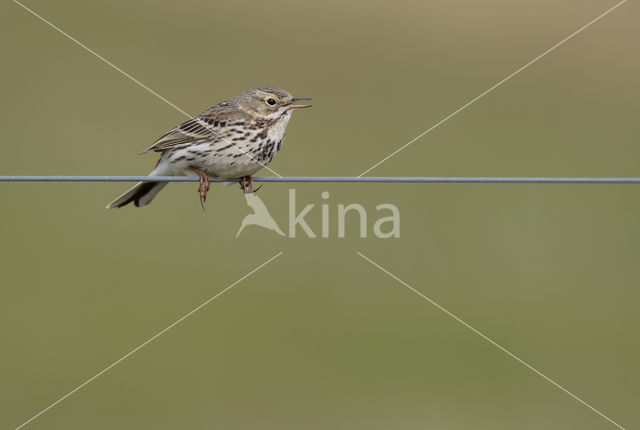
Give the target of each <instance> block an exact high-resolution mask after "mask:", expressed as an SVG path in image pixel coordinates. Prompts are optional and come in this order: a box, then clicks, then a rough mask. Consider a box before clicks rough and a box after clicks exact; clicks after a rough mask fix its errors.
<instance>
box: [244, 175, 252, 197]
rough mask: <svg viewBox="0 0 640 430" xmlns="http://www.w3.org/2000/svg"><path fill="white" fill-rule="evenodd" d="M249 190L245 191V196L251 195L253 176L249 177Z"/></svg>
mask: <svg viewBox="0 0 640 430" xmlns="http://www.w3.org/2000/svg"><path fill="white" fill-rule="evenodd" d="M248 178H249V189H248V190H247V191H245V192H244V193H245V194H249V193H253V176H251V175H249V176H248Z"/></svg>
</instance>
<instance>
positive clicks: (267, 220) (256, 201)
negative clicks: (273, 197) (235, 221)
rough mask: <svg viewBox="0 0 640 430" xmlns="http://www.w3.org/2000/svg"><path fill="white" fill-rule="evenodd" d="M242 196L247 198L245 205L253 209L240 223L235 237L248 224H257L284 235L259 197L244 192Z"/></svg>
mask: <svg viewBox="0 0 640 430" xmlns="http://www.w3.org/2000/svg"><path fill="white" fill-rule="evenodd" d="M244 197H245V198H246V200H247V205H249V207H250V208H251V209H252V210H253V213H252V214H249V215H246V216H245V217H244V218H243V219H242V222H241V223H240V229H239V230H238V232H237V233H236V237H238V236H240V233H241V232H242V230H244V228H245V227H246V226H248V225H258V226H260V227H264V228H266V229H269V230H273V231H275V232H276V233H278V234H279V235H280V236H284V232H283V231H282V230H280V227H279V226H278V223H276V220H274V219H273V217H272V216H271V214H270V213H269V210H268V209H267V207H266V206H265V204H264V203H263V201H262V200H260V197H258V196H257V195H256V194H245V195H244Z"/></svg>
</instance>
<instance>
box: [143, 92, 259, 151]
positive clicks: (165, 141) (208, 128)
mask: <svg viewBox="0 0 640 430" xmlns="http://www.w3.org/2000/svg"><path fill="white" fill-rule="evenodd" d="M247 118H248V116H247V114H246V113H244V112H241V111H238V110H236V109H233V108H231V107H230V105H229V102H223V103H220V104H218V105H215V106H212V107H210V108H209V109H207V110H205V111H204V112H202V113H201V114H199V115H198V116H196V117H194V118H192V119H190V120H189V121H185V122H183V123H182V124H180V125H179V126H177V127H176V128H174V129H172V130H169V131H168V132H167V133H166V134H164V135H163V136H161V137H160V138H159V139H158V140H156V141H155V142H154V143H153V144H152V145H151V146H149V147H148V148H147V149H145V150H144V151H142V152H141V153H145V152H149V151H156V152H164V151H167V150H170V149H173V148H176V147H179V146H182V145H189V144H192V143H197V142H202V141H207V142H225V141H226V140H227V136H226V135H227V134H228V131H229V126H230V125H233V122H234V120H240V121H243V120H247Z"/></svg>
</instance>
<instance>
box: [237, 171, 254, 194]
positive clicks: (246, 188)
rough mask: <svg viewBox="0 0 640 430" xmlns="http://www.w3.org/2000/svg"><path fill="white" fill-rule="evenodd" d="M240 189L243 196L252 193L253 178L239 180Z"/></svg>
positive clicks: (247, 177)
mask: <svg viewBox="0 0 640 430" xmlns="http://www.w3.org/2000/svg"><path fill="white" fill-rule="evenodd" d="M240 188H241V189H242V192H243V193H245V194H251V193H253V192H254V191H253V177H252V176H251V175H249V176H243V177H242V178H240ZM256 191H257V190H256Z"/></svg>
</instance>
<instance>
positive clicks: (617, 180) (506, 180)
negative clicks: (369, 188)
mask: <svg viewBox="0 0 640 430" xmlns="http://www.w3.org/2000/svg"><path fill="white" fill-rule="evenodd" d="M211 180H212V181H213V182H238V181H239V179H219V178H212V179H211ZM253 180H254V182H376V183H479V184H495V183H498V184H523V183H524V184H531V183H533V184H640V178H629V177H627V178H622V177H502V176H362V177H360V176H285V177H275V176H256V177H254V178H253ZM157 181H161V182H199V181H200V178H199V177H198V176H59V175H58V176H29V175H26V176H0V182H157Z"/></svg>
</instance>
